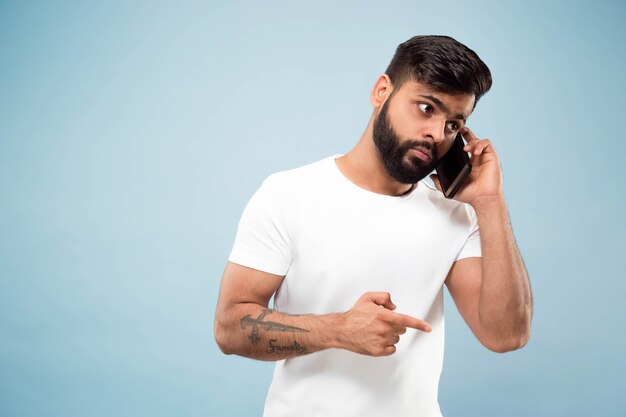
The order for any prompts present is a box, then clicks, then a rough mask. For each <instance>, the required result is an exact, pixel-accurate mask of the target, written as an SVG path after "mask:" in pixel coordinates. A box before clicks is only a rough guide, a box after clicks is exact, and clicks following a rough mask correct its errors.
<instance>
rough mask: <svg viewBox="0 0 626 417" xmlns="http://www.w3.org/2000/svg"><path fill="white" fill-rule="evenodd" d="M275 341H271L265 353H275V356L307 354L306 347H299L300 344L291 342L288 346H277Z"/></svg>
mask: <svg viewBox="0 0 626 417" xmlns="http://www.w3.org/2000/svg"><path fill="white" fill-rule="evenodd" d="M277 341H278V340H277V339H271V340H270V343H269V345H268V348H267V353H275V354H277V355H279V354H281V353H282V352H294V353H307V350H306V347H304V346H300V343H298V342H293V344H291V345H289V346H278V345H276V344H275V343H276V342H277Z"/></svg>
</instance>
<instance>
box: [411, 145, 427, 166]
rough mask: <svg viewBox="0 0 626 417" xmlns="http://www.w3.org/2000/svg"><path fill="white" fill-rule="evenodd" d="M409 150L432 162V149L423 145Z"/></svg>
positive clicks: (416, 155)
mask: <svg viewBox="0 0 626 417" xmlns="http://www.w3.org/2000/svg"><path fill="white" fill-rule="evenodd" d="M409 151H410V152H411V155H413V156H415V157H417V158H419V159H421V160H422V161H424V162H430V160H431V159H432V158H433V155H432V153H431V151H430V150H429V149H426V148H424V147H422V146H420V147H417V148H411V149H410V150H409Z"/></svg>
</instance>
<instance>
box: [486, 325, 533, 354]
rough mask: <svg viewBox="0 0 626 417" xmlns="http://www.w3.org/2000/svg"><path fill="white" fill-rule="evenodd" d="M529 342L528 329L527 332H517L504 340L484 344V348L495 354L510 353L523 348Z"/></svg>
mask: <svg viewBox="0 0 626 417" xmlns="http://www.w3.org/2000/svg"><path fill="white" fill-rule="evenodd" d="M529 340H530V327H529V328H528V330H524V331H521V332H519V333H518V334H515V335H511V336H509V337H506V338H500V339H498V340H497V341H495V342H490V343H484V345H485V347H486V348H487V349H489V350H490V351H492V352H495V353H506V352H512V351H514V350H518V349H521V348H523V347H524V346H526V345H527V344H528V341H529Z"/></svg>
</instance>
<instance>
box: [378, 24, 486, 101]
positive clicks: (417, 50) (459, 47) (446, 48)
mask: <svg viewBox="0 0 626 417" xmlns="http://www.w3.org/2000/svg"><path fill="white" fill-rule="evenodd" d="M385 73H386V74H387V75H388V76H389V78H390V79H391V83H392V84H393V86H394V92H395V91H396V90H397V89H399V88H400V87H401V86H402V84H404V83H405V82H407V81H417V82H423V83H425V84H427V85H429V86H430V87H431V88H433V89H434V90H435V91H439V92H442V93H447V94H474V98H475V100H474V107H475V106H476V103H478V100H479V99H480V97H482V96H483V95H484V94H485V93H486V92H487V91H489V88H491V82H492V81H491V72H490V71H489V68H488V67H487V65H486V64H485V63H484V62H483V61H482V60H481V59H480V58H479V57H478V55H477V54H476V52H474V51H472V50H471V49H470V48H468V47H467V46H465V45H463V44H462V43H460V42H458V41H456V40H455V39H453V38H451V37H449V36H438V35H429V36H424V35H420V36H414V37H412V38H411V39H409V40H408V41H406V42H403V43H401V44H400V45H398V48H397V49H396V53H395V55H394V56H393V59H392V60H391V63H389V66H388V67H387V70H386V71H385Z"/></svg>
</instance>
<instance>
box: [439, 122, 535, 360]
mask: <svg viewBox="0 0 626 417" xmlns="http://www.w3.org/2000/svg"><path fill="white" fill-rule="evenodd" d="M463 135H464V136H465V137H466V138H467V139H468V144H467V146H466V147H465V150H466V151H468V152H470V153H471V154H472V165H473V167H472V174H471V176H470V181H469V182H468V184H467V185H466V186H464V187H463V188H462V189H461V191H460V192H459V193H458V194H457V196H455V199H458V200H459V201H463V202H466V203H469V204H471V205H472V207H473V208H474V210H475V212H476V216H477V217H478V226H479V228H480V238H481V248H482V257H481V258H466V259H461V260H459V261H457V262H455V264H454V265H453V267H452V269H451V270H450V272H449V274H448V277H447V279H446V286H447V287H448V290H449V291H450V295H451V296H452V298H453V299H454V302H455V304H456V306H457V308H458V309H459V312H460V313H461V315H462V316H463V319H464V320H465V322H466V323H467V324H468V326H469V327H470V329H471V330H472V332H473V333H474V335H475V336H476V337H477V339H478V340H479V341H480V342H481V343H482V344H483V345H484V346H486V347H487V348H488V349H490V350H492V351H494V352H507V351H511V350H515V349H519V348H521V347H522V346H524V345H525V344H526V343H527V342H528V340H529V338H530V329H531V319H532V311H533V303H532V293H531V288H530V282H529V280H528V274H527V272H526V267H525V266H524V262H523V260H522V256H521V255H520V252H519V250H518V248H517V245H516V243H515V237H514V236H513V230H512V229H511V224H510V221H509V216H508V212H507V207H506V202H505V200H504V197H503V195H502V172H501V170H500V163H499V161H498V157H497V155H496V152H495V149H494V148H493V145H492V144H491V142H490V141H489V140H479V139H478V138H477V137H476V136H475V135H474V134H473V133H472V132H471V131H470V130H469V129H465V131H464V132H463ZM433 179H434V180H435V184H436V186H437V188H439V189H440V185H439V181H438V179H437V178H436V176H435V177H434V178H433Z"/></svg>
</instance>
